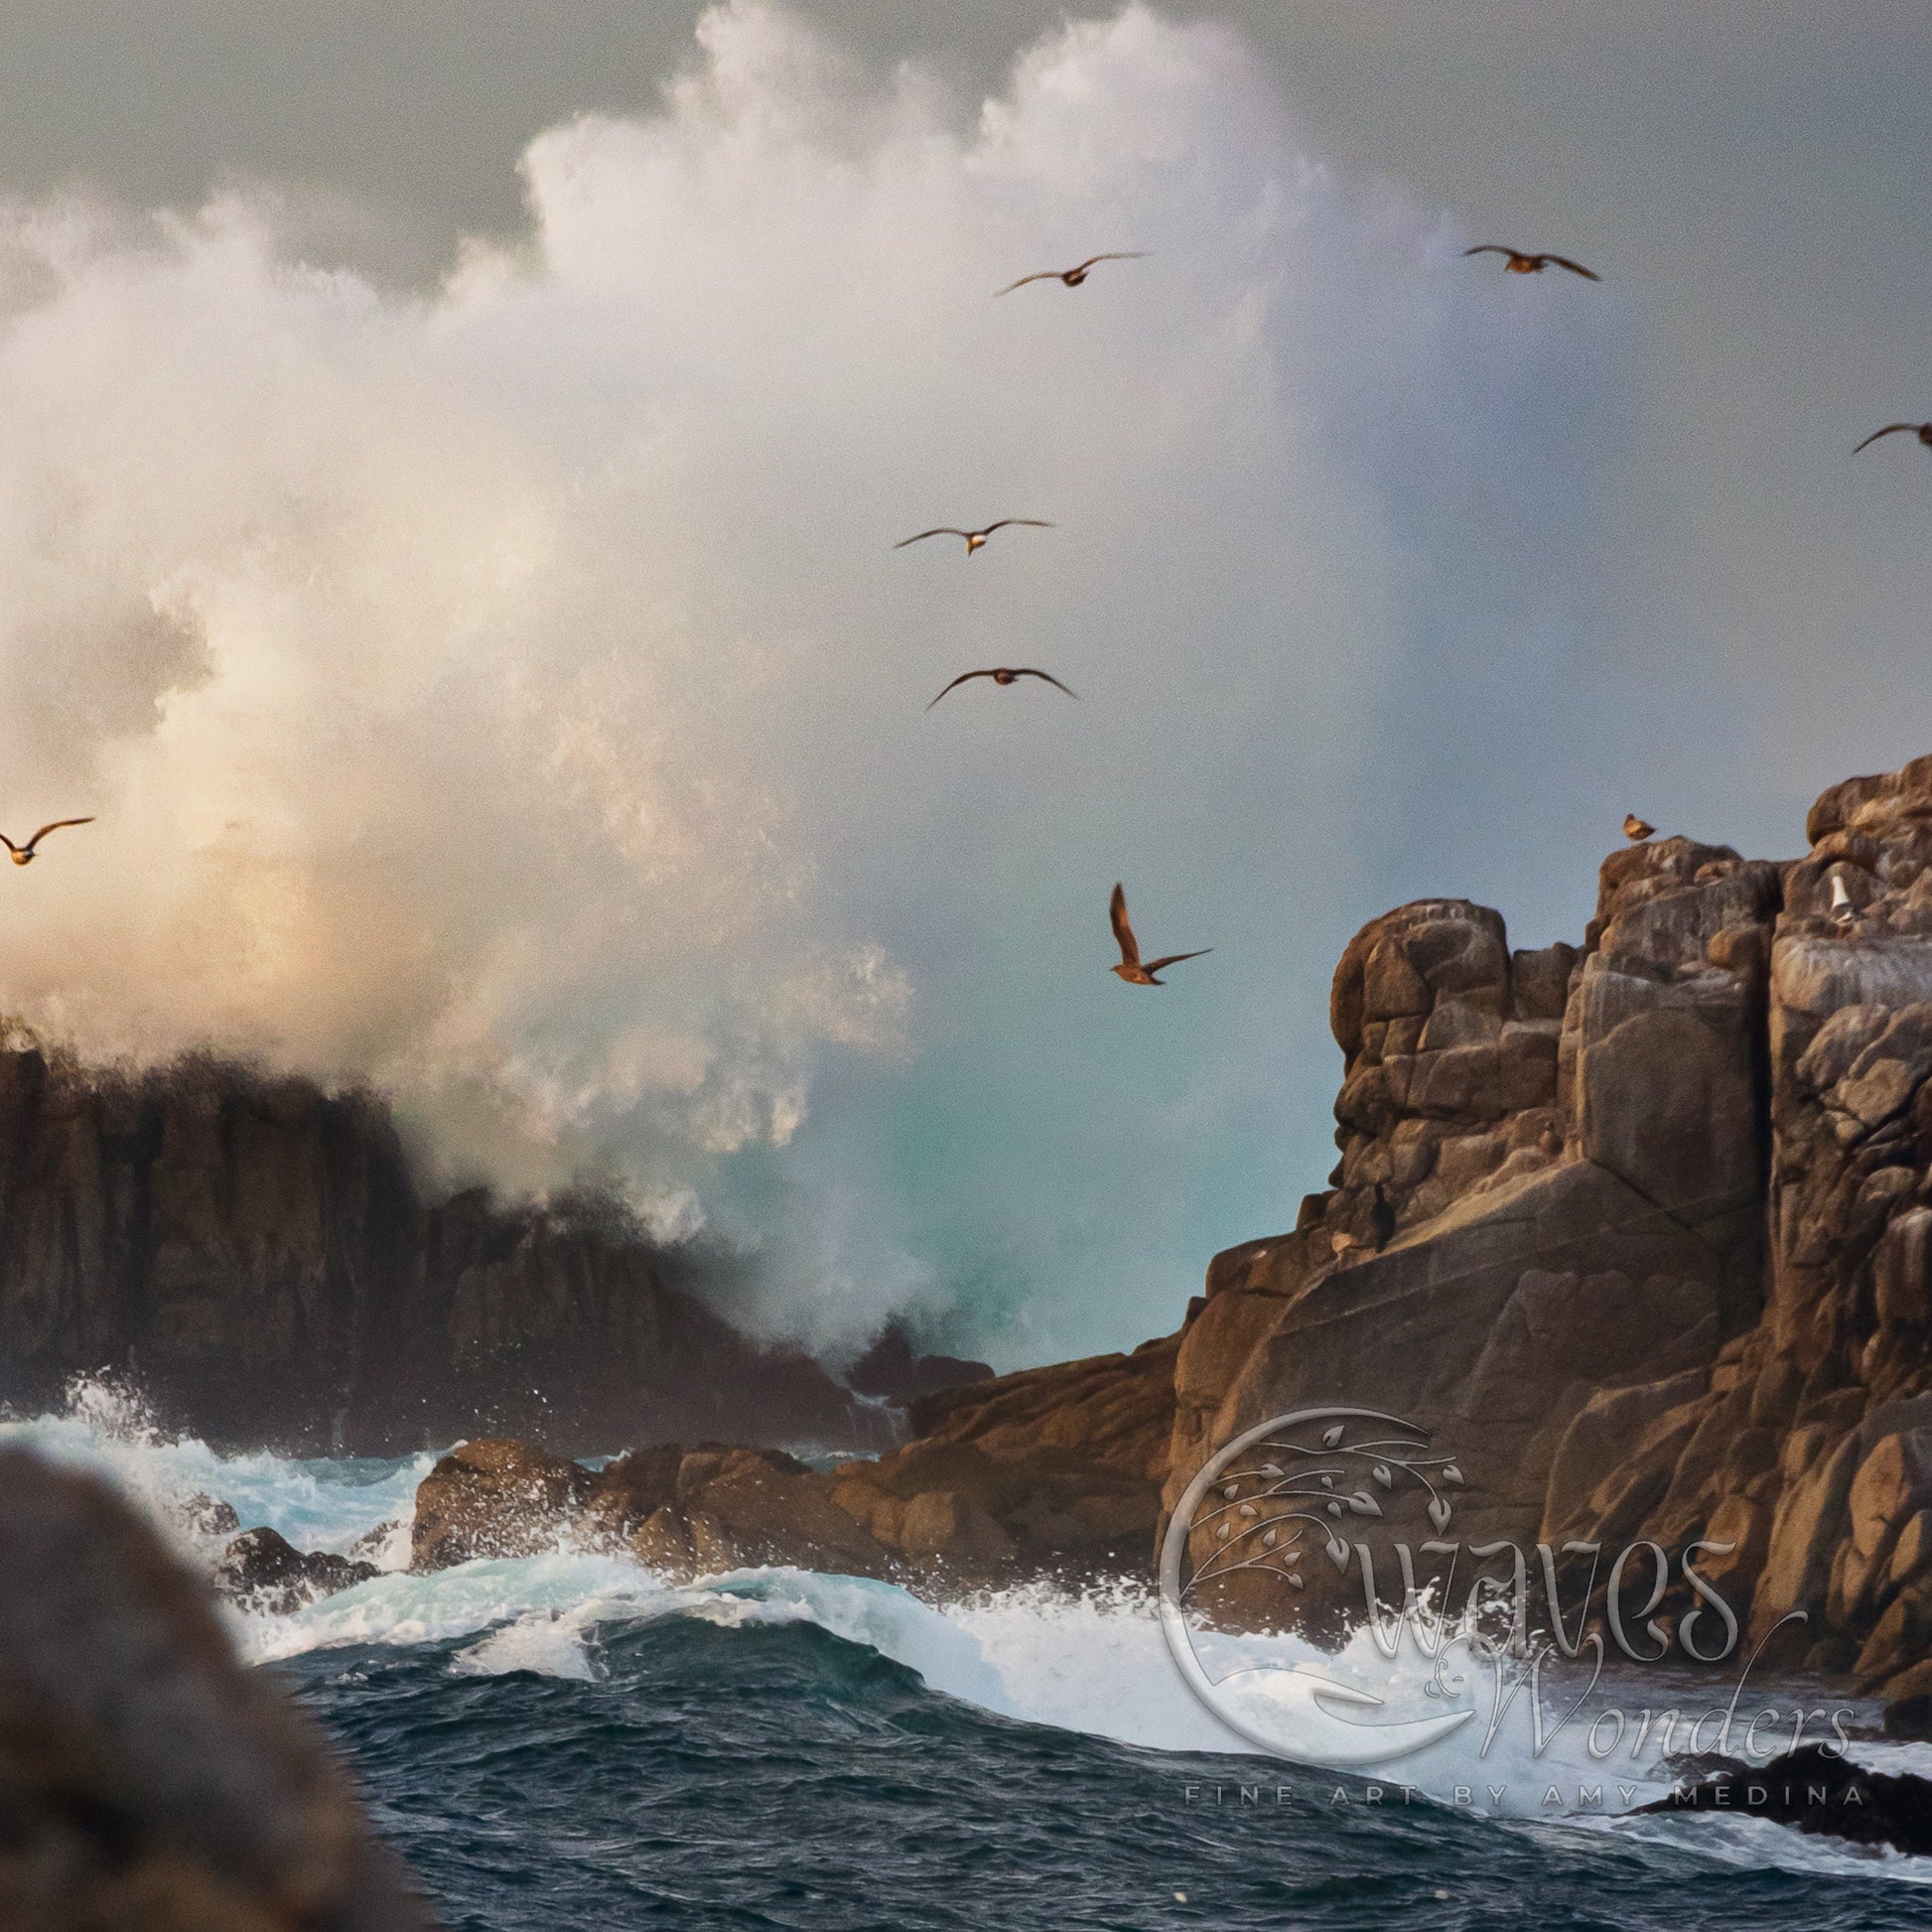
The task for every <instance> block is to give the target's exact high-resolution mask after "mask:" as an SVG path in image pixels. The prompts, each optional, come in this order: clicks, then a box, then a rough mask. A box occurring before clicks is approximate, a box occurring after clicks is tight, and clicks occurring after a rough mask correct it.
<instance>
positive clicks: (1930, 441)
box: [1852, 423, 1932, 456]
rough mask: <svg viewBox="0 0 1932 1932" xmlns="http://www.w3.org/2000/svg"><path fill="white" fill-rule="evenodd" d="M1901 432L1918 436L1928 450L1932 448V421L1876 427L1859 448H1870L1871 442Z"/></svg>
mask: <svg viewBox="0 0 1932 1932" xmlns="http://www.w3.org/2000/svg"><path fill="white" fill-rule="evenodd" d="M1901 433H1909V434H1910V435H1913V436H1916V437H1917V438H1918V440H1919V441H1920V442H1921V443H1923V444H1924V445H1925V447H1926V448H1927V449H1928V450H1932V423H1887V424H1886V425H1885V426H1884V428H1883V429H1874V430H1873V431H1872V432H1871V434H1870V435H1869V436H1867V437H1866V438H1865V439H1864V441H1863V443H1861V444H1860V445H1859V450H1863V449H1866V448H1868V447H1869V446H1870V445H1871V444H1873V443H1875V442H1877V440H1878V439H1879V437H1881V436H1897V435H1899V434H1901ZM1859 450H1854V451H1853V452H1852V454H1853V455H1854V456H1857V455H1858V453H1859Z"/></svg>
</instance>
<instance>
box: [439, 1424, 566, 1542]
mask: <svg viewBox="0 0 1932 1932" xmlns="http://www.w3.org/2000/svg"><path fill="white" fill-rule="evenodd" d="M592 1486H593V1483H592V1476H591V1472H590V1470H588V1469H586V1468H585V1467H584V1466H583V1465H582V1464H581V1463H577V1462H569V1461H566V1460H565V1459H564V1458H563V1457H562V1456H560V1455H552V1454H550V1453H549V1452H548V1450H546V1449H539V1448H537V1446H536V1445H535V1444H534V1443H517V1442H509V1441H504V1440H501V1439H486V1440H484V1441H483V1442H478V1443H464V1444H461V1445H460V1446H459V1447H458V1448H456V1449H452V1450H451V1451H450V1453H449V1454H448V1455H446V1456H444V1457H443V1458H442V1460H441V1461H439V1462H438V1463H437V1464H436V1466H435V1467H434V1468H433V1469H431V1471H430V1472H429V1474H428V1475H426V1476H425V1477H424V1478H423V1480H422V1481H421V1482H420V1483H419V1484H417V1487H416V1524H415V1528H414V1530H413V1531H412V1532H411V1535H410V1568H411V1569H413V1570H446V1569H448V1568H449V1567H450V1566H451V1565H452V1564H458V1563H468V1562H469V1561H470V1560H471V1559H472V1558H473V1557H533V1556H540V1555H542V1554H543V1553H544V1552H545V1551H548V1550H554V1549H555V1548H557V1546H558V1543H559V1541H560V1540H561V1539H562V1538H563V1537H564V1536H565V1535H566V1534H567V1533H568V1532H569V1531H570V1530H571V1529H572V1527H573V1526H574V1525H575V1523H576V1521H577V1518H578V1515H579V1513H580V1512H581V1511H582V1509H583V1507H584V1505H585V1503H586V1502H588V1501H589V1499H590V1494H591V1490H592Z"/></svg>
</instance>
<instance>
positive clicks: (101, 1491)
mask: <svg viewBox="0 0 1932 1932" xmlns="http://www.w3.org/2000/svg"><path fill="white" fill-rule="evenodd" d="M0 1814H3V1815H4V1816H5V1819H6V1831H5V1834H4V1836H3V1837H0V1921H4V1922H5V1923H6V1924H7V1925H8V1926H10V1927H12V1926H19V1927H22V1928H26V1927H43V1926H45V1927H56V1926H59V1927H73V1928H76V1929H77V1928H81V1927H102V1928H105V1927H119V1926H127V1927H136V1926H138V1927H141V1928H143V1932H212V1929H213V1928H216V1927H219V1928H222V1932H230V1929H232V1932H285V1929H286V1928H292V1927H296V1926H314V1927H323V1926H328V1927H331V1928H334V1932H414V1929H415V1928H423V1927H427V1926H428V1924H429V1919H428V1915H427V1914H426V1913H425V1912H424V1911H423V1909H422V1908H421V1907H420V1906H419V1905H418V1903H417V1902H416V1901H415V1900H414V1899H413V1898H412V1897H411V1896H410V1894H409V1892H408V1889H407V1887H406V1885H405V1883H404V1881H403V1878H402V1876H401V1873H400V1871H399V1870H398V1868H397V1867H396V1865H395V1863H394V1862H393V1861H392V1860H391V1859H390V1858H389V1856H388V1855H387V1854H386V1853H385V1852H384V1851H382V1850H381V1848H380V1847H379V1846H378V1845H377V1843H376V1842H375V1840H374V1838H373V1837H372V1835H371V1834H370V1832H369V1831H368V1829H367V1827H366V1825H365V1824H364V1822H363V1821H362V1819H361V1817H360V1816H359V1814H358V1811H357V1807H356V1804H355V1801H354V1798H353V1796H352V1795H351V1793H350V1790H349V1787H348V1784H347V1782H346V1780H345V1777H344V1776H343V1773H342V1771H341V1770H340V1769H339V1767H338V1766H337V1764H336V1762H335V1758H334V1755H333V1753H332V1752H331V1751H330V1749H329V1747H328V1745H327V1744H326V1743H325V1742H324V1741H323V1739H322V1738H321V1736H320V1735H319V1734H318V1733H317V1732H316V1731H315V1730H314V1729H313V1728H312V1727H311V1725H309V1724H308V1723H307V1721H306V1720H305V1719H303V1718H302V1717H301V1716H300V1715H299V1714H298V1713H297V1712H296V1711H295V1710H294V1709H293V1708H292V1707H291V1706H290V1705H289V1704H288V1703H287V1702H286V1701H285V1700H284V1699H283V1698H282V1697H281V1696H279V1695H278V1694H277V1692H276V1690H275V1688H274V1685H273V1683H272V1681H271V1680H270V1679H269V1678H267V1677H265V1676H263V1675H262V1674H261V1673H259V1672H255V1671H250V1670H246V1669H244V1668H243V1667H242V1666H241V1665H240V1663H239V1662H238V1661H237V1660H236V1658H235V1656H234V1654H233V1651H232V1649H231V1648H230V1646H229V1643H228V1640H227V1637H226V1636H225V1634H224V1633H223V1631H222V1629H221V1627H220V1625H219V1623H218V1622H217V1621H216V1619H215V1617H214V1615H213V1613H212V1610H211V1608H210V1606H209V1604H208V1602H207V1594H206V1591H205V1590H204V1589H203V1587H201V1586H200V1585H199V1584H198V1583H196V1582H195V1581H194V1580H193V1579H192V1578H191V1577H189V1576H188V1575H187V1574H186V1573H185V1572H184V1571H183V1570H182V1569H181V1568H180V1566H179V1565H178V1564H177V1563H176V1561H175V1560H174V1559H173V1558H172V1557H171V1556H170V1555H169V1554H168V1552H167V1551H166V1550H164V1549H163V1548H162V1547H161V1545H160V1543H159V1542H158V1541H157V1539H156V1538H155V1536H154V1535H153V1533H152V1532H151V1531H149V1530H148V1529H147V1528H146V1527H145V1525H143V1524H142V1523H141V1522H140V1520H139V1519H138V1518H137V1517H136V1516H135V1515H134V1513H133V1512H132V1511H131V1510H130V1509H129V1508H128V1507H127V1506H126V1505H125V1504H124V1503H122V1502H121V1501H119V1500H118V1499H117V1498H116V1497H115V1496H113V1495H112V1494H111V1493H109V1491H108V1490H107V1489H105V1488H104V1487H103V1486H102V1485H100V1484H99V1483H97V1482H94V1481H92V1480H91V1479H89V1478H87V1477H85V1476H82V1475H78V1474H74V1473H71V1472H68V1471H63V1470H58V1469H55V1468H52V1467H50V1466H49V1465H47V1464H46V1463H43V1462H41V1461H40V1460H39V1459H38V1458H36V1457H34V1456H31V1455H28V1454H26V1453H23V1452H21V1451H17V1450H8V1451H4V1452H0Z"/></svg>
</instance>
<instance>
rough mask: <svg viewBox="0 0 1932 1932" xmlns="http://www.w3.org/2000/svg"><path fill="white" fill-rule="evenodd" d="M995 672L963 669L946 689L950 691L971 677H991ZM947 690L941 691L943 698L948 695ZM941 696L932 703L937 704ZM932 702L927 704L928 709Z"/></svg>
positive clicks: (930, 707) (940, 694)
mask: <svg viewBox="0 0 1932 1932" xmlns="http://www.w3.org/2000/svg"><path fill="white" fill-rule="evenodd" d="M992 675H993V673H992V672H991V671H961V672H960V674H959V675H958V676H957V677H956V678H954V679H953V681H952V683H951V684H949V685H947V686H946V691H950V690H952V689H954V687H955V686H957V685H961V684H964V683H965V682H966V681H967V680H968V679H969V678H976V677H991V676H992ZM946 691H941V692H940V693H939V698H943V697H944V696H945V695H946ZM939 698H934V699H933V701H932V704H937V703H938V702H939ZM932 704H929V705H927V706H926V709H927V710H928V711H930V710H931V709H932Z"/></svg>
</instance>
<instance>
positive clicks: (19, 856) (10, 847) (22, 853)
mask: <svg viewBox="0 0 1932 1932" xmlns="http://www.w3.org/2000/svg"><path fill="white" fill-rule="evenodd" d="M92 823H93V820H92V819H91V818H57V819H56V820H55V821H54V823H53V824H52V825H43V826H42V827H41V829H40V830H39V831H38V832H36V833H35V834H34V836H33V837H32V838H31V839H29V840H28V841H27V843H26V844H25V845H16V844H14V842H13V840H12V839H10V838H8V836H7V835H6V833H4V832H0V845H4V846H5V847H6V848H7V851H8V853H9V854H10V855H11V856H12V858H13V862H14V864H15V865H17V866H31V865H32V864H33V863H34V858H35V853H34V848H35V846H37V845H39V844H40V842H41V841H42V840H43V839H44V838H46V837H47V835H48V833H50V832H58V831H59V830H60V829H61V827H62V826H64V825H91V824H92Z"/></svg>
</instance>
